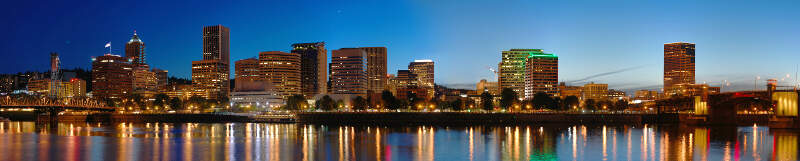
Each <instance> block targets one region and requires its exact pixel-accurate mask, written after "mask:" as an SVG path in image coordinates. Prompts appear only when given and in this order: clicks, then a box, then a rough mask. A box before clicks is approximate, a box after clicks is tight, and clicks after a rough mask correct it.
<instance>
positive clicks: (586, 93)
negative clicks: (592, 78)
mask: <svg viewBox="0 0 800 161" xmlns="http://www.w3.org/2000/svg"><path fill="white" fill-rule="evenodd" d="M589 99H593V100H595V101H601V100H606V99H608V84H595V83H594V82H591V83H589V84H585V85H583V100H589Z"/></svg>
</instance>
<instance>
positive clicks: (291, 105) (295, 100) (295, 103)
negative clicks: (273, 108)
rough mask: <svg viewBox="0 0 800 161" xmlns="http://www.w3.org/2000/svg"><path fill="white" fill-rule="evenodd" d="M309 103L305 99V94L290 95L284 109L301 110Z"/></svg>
mask: <svg viewBox="0 0 800 161" xmlns="http://www.w3.org/2000/svg"><path fill="white" fill-rule="evenodd" d="M307 104H308V103H306V101H305V97H303V95H299V94H296V95H292V96H289V99H287V100H286V106H284V108H283V109H284V110H291V111H295V110H300V109H303V107H304V106H307Z"/></svg>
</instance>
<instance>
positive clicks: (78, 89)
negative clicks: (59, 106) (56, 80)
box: [69, 78, 86, 97]
mask: <svg viewBox="0 0 800 161" xmlns="http://www.w3.org/2000/svg"><path fill="white" fill-rule="evenodd" d="M69 84H70V85H71V86H72V96H74V97H85V96H86V81H85V80H83V79H78V78H72V79H70V80H69Z"/></svg>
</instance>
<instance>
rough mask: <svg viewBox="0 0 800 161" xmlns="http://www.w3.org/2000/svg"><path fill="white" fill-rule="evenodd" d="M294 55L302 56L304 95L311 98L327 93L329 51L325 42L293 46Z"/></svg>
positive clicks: (301, 73) (301, 70) (302, 86)
mask: <svg viewBox="0 0 800 161" xmlns="http://www.w3.org/2000/svg"><path fill="white" fill-rule="evenodd" d="M292 53H297V54H300V58H301V62H300V75H301V83H302V85H301V89H302V93H303V95H304V96H305V97H306V98H311V97H314V95H317V94H325V93H327V91H328V90H327V89H328V83H327V81H328V51H327V50H325V42H315V43H298V44H292Z"/></svg>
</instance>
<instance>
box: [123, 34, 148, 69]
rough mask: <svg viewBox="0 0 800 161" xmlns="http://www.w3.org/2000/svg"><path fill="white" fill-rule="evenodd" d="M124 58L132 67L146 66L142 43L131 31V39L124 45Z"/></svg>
mask: <svg viewBox="0 0 800 161" xmlns="http://www.w3.org/2000/svg"><path fill="white" fill-rule="evenodd" d="M125 57H127V58H128V59H130V60H131V64H133V67H139V66H141V65H145V64H147V62H146V61H145V53H144V42H142V39H139V35H137V34H136V31H133V37H131V40H129V41H128V43H127V44H125Z"/></svg>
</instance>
